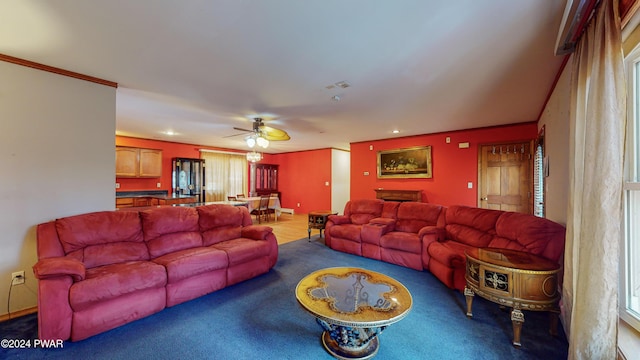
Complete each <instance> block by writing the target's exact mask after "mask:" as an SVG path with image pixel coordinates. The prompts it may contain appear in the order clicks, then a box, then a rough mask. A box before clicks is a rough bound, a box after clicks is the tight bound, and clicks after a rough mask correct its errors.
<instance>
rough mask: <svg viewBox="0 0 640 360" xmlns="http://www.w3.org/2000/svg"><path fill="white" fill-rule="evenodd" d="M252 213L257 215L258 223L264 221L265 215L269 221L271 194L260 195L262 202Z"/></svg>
mask: <svg viewBox="0 0 640 360" xmlns="http://www.w3.org/2000/svg"><path fill="white" fill-rule="evenodd" d="M251 214H253V215H255V216H256V218H257V219H258V224H260V223H261V222H262V218H263V217H264V219H265V221H269V195H262V196H260V203H259V205H258V207H257V208H256V209H253V211H252V212H251Z"/></svg>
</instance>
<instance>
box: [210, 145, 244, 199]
mask: <svg viewBox="0 0 640 360" xmlns="http://www.w3.org/2000/svg"><path fill="white" fill-rule="evenodd" d="M201 156H202V158H203V159H204V160H205V185H206V192H205V201H223V200H227V196H228V195H232V196H236V194H245V193H246V191H247V184H248V180H247V178H248V175H247V171H248V170H247V169H248V168H247V158H246V156H245V155H244V154H238V155H236V154H230V153H223V152H209V151H203V152H202V153H201Z"/></svg>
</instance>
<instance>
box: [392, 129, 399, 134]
mask: <svg viewBox="0 0 640 360" xmlns="http://www.w3.org/2000/svg"><path fill="white" fill-rule="evenodd" d="M392 133H394V134H399V133H400V130H393V131H392Z"/></svg>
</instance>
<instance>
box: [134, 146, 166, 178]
mask: <svg viewBox="0 0 640 360" xmlns="http://www.w3.org/2000/svg"><path fill="white" fill-rule="evenodd" d="M138 150H139V151H140V169H139V172H138V176H140V177H162V150H152V149H138Z"/></svg>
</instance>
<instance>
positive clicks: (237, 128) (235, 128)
mask: <svg viewBox="0 0 640 360" xmlns="http://www.w3.org/2000/svg"><path fill="white" fill-rule="evenodd" d="M233 129H234V130H238V131H246V132H253V130H249V129H243V128H239V127H235V126H234V127H233Z"/></svg>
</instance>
